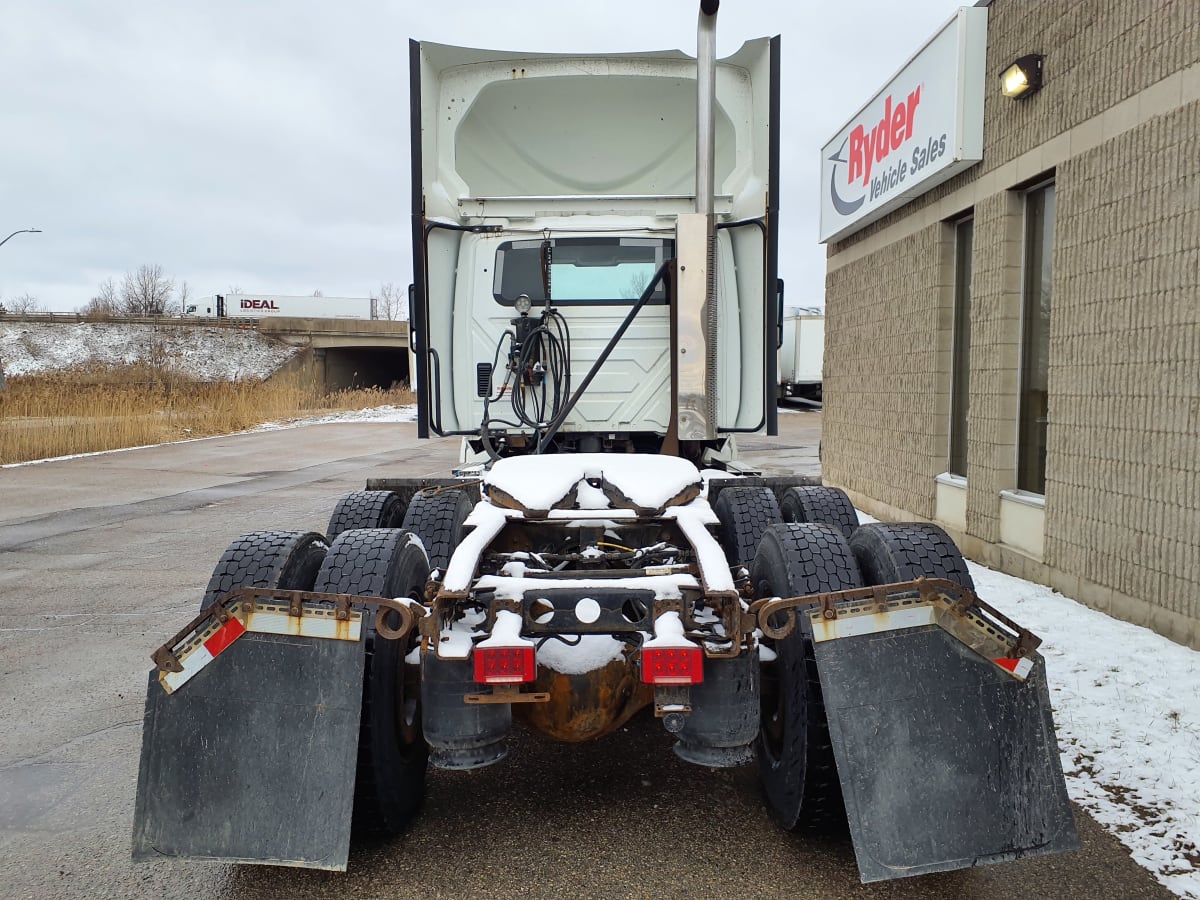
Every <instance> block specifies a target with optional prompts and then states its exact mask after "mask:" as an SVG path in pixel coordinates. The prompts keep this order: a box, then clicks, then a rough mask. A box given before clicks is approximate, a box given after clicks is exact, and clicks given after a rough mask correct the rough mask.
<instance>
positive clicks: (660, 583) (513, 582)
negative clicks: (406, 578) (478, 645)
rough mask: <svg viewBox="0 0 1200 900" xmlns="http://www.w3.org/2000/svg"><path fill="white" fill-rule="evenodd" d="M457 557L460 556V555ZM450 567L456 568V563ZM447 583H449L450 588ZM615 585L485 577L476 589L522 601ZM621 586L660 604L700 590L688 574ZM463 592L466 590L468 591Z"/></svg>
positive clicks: (625, 581)
mask: <svg viewBox="0 0 1200 900" xmlns="http://www.w3.org/2000/svg"><path fill="white" fill-rule="evenodd" d="M455 555H456V556H457V553H456V554H455ZM450 564H451V566H453V565H454V562H453V560H451V563H450ZM448 583H449V579H447V585H448ZM613 584H614V582H613V579H611V578H555V579H554V580H553V581H548V580H547V579H545V578H506V577H505V576H503V575H484V576H482V577H481V578H480V579H479V580H478V581H476V582H475V586H476V587H477V588H478V589H480V590H494V591H495V592H496V599H497V600H520V599H522V598H523V597H524V596H525V593H526V591H535V592H536V591H544V590H546V589H547V588H567V589H574V590H593V591H599V590H604V589H605V588H611V587H612V586H613ZM620 584H621V587H622V588H628V589H629V590H647V591H654V596H655V599H659V600H678V599H679V598H681V597H682V596H683V593H682V591H683V589H684V588H698V587H699V586H700V585H699V584H698V583H697V582H696V579H695V577H693V576H691V575H687V574H679V575H638V576H635V577H631V578H622V579H621V582H620ZM462 590H465V587H464V588H462Z"/></svg>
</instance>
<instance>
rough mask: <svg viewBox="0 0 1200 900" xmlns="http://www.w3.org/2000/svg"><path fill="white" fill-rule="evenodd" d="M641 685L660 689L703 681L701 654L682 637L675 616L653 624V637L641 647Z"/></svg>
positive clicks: (680, 626) (673, 613)
mask: <svg viewBox="0 0 1200 900" xmlns="http://www.w3.org/2000/svg"><path fill="white" fill-rule="evenodd" d="M642 681H643V682H644V683H645V684H657V685H662V686H664V687H669V686H671V685H687V684H700V683H701V682H702V681H704V653H703V652H702V651H701V650H700V648H699V647H698V646H696V645H695V644H693V643H692V642H691V641H689V640H688V639H687V638H686V637H685V636H684V632H683V623H682V622H681V621H680V620H679V613H677V612H665V613H663V614H662V615H661V616H659V617H658V618H656V619H655V620H654V637H653V638H651V639H650V640H648V641H646V643H644V644H643V645H642Z"/></svg>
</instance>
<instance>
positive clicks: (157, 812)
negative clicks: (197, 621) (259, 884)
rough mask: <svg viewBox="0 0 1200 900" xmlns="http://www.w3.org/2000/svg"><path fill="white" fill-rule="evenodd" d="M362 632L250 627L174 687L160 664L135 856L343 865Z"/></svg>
mask: <svg viewBox="0 0 1200 900" xmlns="http://www.w3.org/2000/svg"><path fill="white" fill-rule="evenodd" d="M362 680H363V644H362V642H361V641H347V640H320V639H312V638H307V637H295V636H289V635H281V634H257V633H253V634H252V633H246V634H244V635H242V636H241V637H240V638H239V639H238V640H236V641H234V642H233V643H232V644H230V645H229V646H228V647H227V648H226V649H224V650H223V651H221V652H220V658H219V659H213V660H212V662H211V664H209V665H206V666H205V667H204V668H203V669H201V670H200V671H198V672H196V673H195V675H194V677H191V678H190V680H188V681H187V683H186V684H184V685H183V686H182V687H180V688H179V689H178V690H176V691H175V692H174V693H172V694H168V693H167V692H166V691H165V690H164V689H163V686H162V685H161V684H160V683H159V673H158V671H157V670H155V671H152V672H151V673H150V683H149V688H148V691H147V694H146V714H145V722H144V728H143V734H142V757H141V769H140V771H139V774H138V789H137V805H136V808H135V812H134V832H133V858H134V859H135V860H148V859H157V858H161V857H178V858H191V859H213V860H223V861H227V862H242V863H264V864H269V865H279V866H304V867H308V868H315V869H335V870H339V871H344V870H345V868H346V861H347V856H348V853H349V847H350V816H351V812H352V806H353V800H354V777H355V763H356V760H357V752H358V725H359V714H360V712H361V706H362V691H363V684H362Z"/></svg>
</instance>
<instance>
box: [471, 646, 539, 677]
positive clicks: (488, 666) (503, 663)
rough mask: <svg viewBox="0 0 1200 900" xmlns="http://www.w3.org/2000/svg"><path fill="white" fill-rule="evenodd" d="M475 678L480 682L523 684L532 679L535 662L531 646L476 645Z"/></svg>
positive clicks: (534, 672) (534, 671) (535, 666)
mask: <svg viewBox="0 0 1200 900" xmlns="http://www.w3.org/2000/svg"><path fill="white" fill-rule="evenodd" d="M474 657H475V680H476V681H478V682H479V683H480V684H523V683H524V682H526V681H533V679H534V677H535V675H536V672H537V664H536V662H535V659H534V652H533V646H532V645H527V646H523V647H476V648H475V652H474Z"/></svg>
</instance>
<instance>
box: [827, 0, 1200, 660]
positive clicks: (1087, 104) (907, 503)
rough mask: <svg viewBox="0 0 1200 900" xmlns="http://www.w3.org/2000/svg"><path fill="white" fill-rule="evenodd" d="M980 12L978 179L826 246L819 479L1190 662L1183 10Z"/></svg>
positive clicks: (1195, 495)
mask: <svg viewBox="0 0 1200 900" xmlns="http://www.w3.org/2000/svg"><path fill="white" fill-rule="evenodd" d="M981 5H982V4H981ZM986 5H987V10H988V12H987V40H986V45H987V50H986V64H985V73H986V76H985V79H984V86H983V153H982V157H983V159H982V162H979V163H976V164H974V165H972V166H970V167H969V168H966V169H965V170H964V171H961V172H959V173H958V174H956V175H954V176H953V177H951V178H950V179H949V180H948V181H945V182H943V183H942V184H940V185H937V186H936V187H933V188H932V189H930V190H928V191H927V192H925V193H923V194H922V195H921V196H918V197H916V198H914V199H912V200H910V201H909V202H907V203H906V204H905V205H903V206H901V207H900V208H898V209H895V210H894V211H892V212H890V213H888V214H887V215H885V216H884V217H883V218H880V219H878V220H877V221H874V222H871V223H870V224H868V225H866V226H865V227H862V228H860V229H859V230H857V231H855V232H854V233H853V234H849V235H843V236H842V237H841V239H840V240H835V241H832V242H830V243H829V246H828V274H827V280H826V328H827V330H826V334H827V338H826V351H825V375H824V396H825V416H824V434H823V440H824V466H825V479H826V482H827V483H829V484H834V485H839V486H841V487H844V488H845V489H846V490H847V491H848V492H849V493H850V494H851V497H852V498H853V499H854V500H855V502H856V503H857V504H859V505H860V508H863V509H865V510H867V511H868V512H871V513H873V514H875V515H877V516H880V517H881V518H886V519H899V518H909V519H911V518H917V519H927V520H932V521H936V522H938V523H940V524H941V525H943V526H944V527H945V528H946V529H947V530H948V531H949V532H950V533H951V535H952V536H953V537H954V538H955V539H956V540H957V541H958V543H959V546H960V547H961V548H962V549H963V551H964V553H966V554H967V555H968V556H970V557H973V558H974V559H977V560H979V561H981V562H983V563H985V564H987V565H990V566H993V567H996V568H1000V569H1003V570H1005V571H1008V572H1012V573H1013V574H1016V575H1020V576H1022V577H1026V578H1030V579H1033V580H1035V581H1039V582H1042V583H1044V584H1049V585H1052V586H1053V587H1055V588H1058V589H1060V590H1062V591H1063V592H1064V593H1066V594H1068V595H1070V596H1072V597H1075V598H1076V599H1079V600H1081V601H1083V602H1085V603H1087V604H1089V605H1091V606H1094V607H1096V608H1098V609H1101V610H1104V611H1106V612H1109V613H1111V614H1112V615H1114V616H1118V617H1120V618H1123V619H1127V620H1129V621H1132V622H1136V623H1139V624H1143V625H1146V626H1148V627H1150V628H1153V629H1154V630H1156V631H1158V632H1161V633H1162V634H1165V635H1167V636H1169V637H1171V638H1173V639H1175V640H1177V641H1180V642H1182V643H1185V644H1188V645H1190V646H1192V647H1200V3H1196V2H1194V0H1144V2H1129V0H1071V2H1066V0H1064V2H1055V3H1051V2H1041V0H993V2H991V3H990V4H986ZM1027 54H1040V55H1042V56H1043V57H1044V68H1043V73H1044V84H1043V86H1042V88H1041V89H1040V90H1039V91H1036V92H1035V93H1032V94H1030V95H1028V96H1025V97H1021V98H1018V99H1013V98H1010V97H1006V96H1003V95H1002V94H1001V92H1000V89H999V88H1000V78H999V75H1000V73H1001V72H1003V71H1004V70H1005V68H1006V67H1008V65H1009V64H1010V63H1012V62H1013V61H1014V60H1017V59H1018V58H1021V57H1023V56H1026V55H1027Z"/></svg>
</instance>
